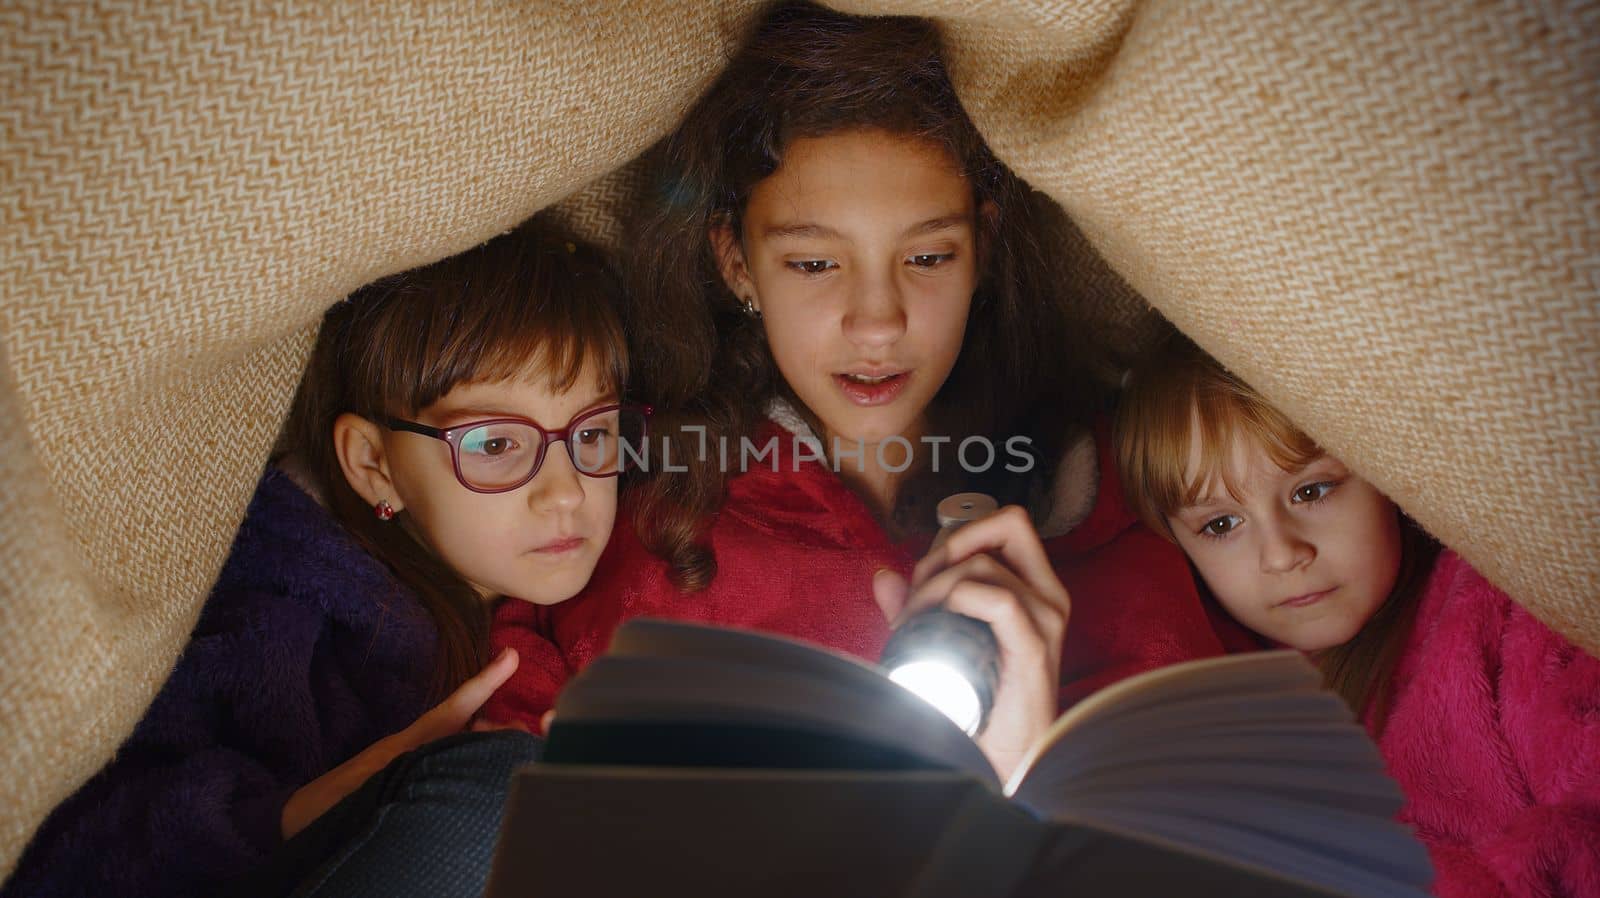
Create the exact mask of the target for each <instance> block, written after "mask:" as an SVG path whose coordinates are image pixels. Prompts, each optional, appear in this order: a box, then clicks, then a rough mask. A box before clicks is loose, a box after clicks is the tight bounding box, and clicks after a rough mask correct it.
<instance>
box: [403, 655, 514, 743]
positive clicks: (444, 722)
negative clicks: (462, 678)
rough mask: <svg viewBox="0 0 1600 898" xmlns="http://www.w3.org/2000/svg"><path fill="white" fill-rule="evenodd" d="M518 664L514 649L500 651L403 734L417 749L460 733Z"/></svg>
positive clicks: (508, 677)
mask: <svg viewBox="0 0 1600 898" xmlns="http://www.w3.org/2000/svg"><path fill="white" fill-rule="evenodd" d="M518 660H519V659H518V657H517V650H516V649H513V648H510V647H507V648H505V649H503V650H502V651H501V652H500V654H498V655H496V656H495V657H494V660H493V661H490V662H489V663H488V664H487V665H485V666H484V668H483V670H481V671H479V672H478V673H477V674H475V675H473V676H472V677H470V678H469V679H468V680H467V681H466V682H465V683H462V684H461V685H460V686H457V687H456V691H454V692H452V693H450V694H449V695H448V696H446V697H445V700H444V701H442V702H440V703H439V704H437V705H435V706H434V707H433V708H432V709H431V710H429V711H428V712H427V713H426V714H424V715H422V716H421V717H419V718H417V722H416V723H414V724H412V725H411V726H410V727H407V728H406V732H407V734H408V735H409V736H411V737H412V738H413V739H414V740H415V744H417V745H421V744H422V743H424V742H432V741H433V740H434V739H440V738H443V737H445V736H448V735H450V734H452V733H458V732H460V731H461V730H462V729H463V728H464V727H466V726H467V724H468V723H469V722H470V721H471V720H472V718H473V716H474V715H476V714H477V713H478V709H479V708H482V707H483V704H484V702H487V701H488V700H489V696H491V695H494V691H495V690H496V689H499V688H500V685H501V684H502V683H504V682H505V681H506V680H508V679H510V677H511V675H512V674H513V673H516V670H517V663H518Z"/></svg>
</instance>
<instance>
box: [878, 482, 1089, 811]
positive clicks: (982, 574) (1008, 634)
mask: <svg viewBox="0 0 1600 898" xmlns="http://www.w3.org/2000/svg"><path fill="white" fill-rule="evenodd" d="M872 586H873V594H874V597H875V598H876V599H877V600H878V605H879V607H881V608H882V609H883V611H884V614H885V615H886V616H887V617H888V618H889V621H890V623H891V624H893V625H895V626H898V625H899V624H900V623H901V622H903V621H904V620H906V619H907V618H909V617H910V616H911V615H913V614H916V613H917V612H919V611H925V610H928V609H930V608H934V607H939V606H942V607H944V608H947V609H949V610H950V611H954V612H957V613H958V614H965V615H967V616H969V617H975V618H977V619H979V620H982V621H986V622H987V623H988V624H989V626H990V627H992V628H993V629H994V635H995V641H996V642H998V643H999V645H1000V685H999V688H997V689H996V690H995V697H994V710H993V711H992V712H990V715H989V723H988V726H986V727H985V728H984V731H983V732H982V733H981V734H979V736H978V747H980V748H982V749H983V753H984V754H985V755H986V756H987V757H988V758H989V762H990V763H991V764H993V765H994V768H995V771H996V772H997V773H999V774H1000V779H1001V781H1002V782H1004V781H1005V780H1008V779H1010V777H1011V774H1012V772H1013V771H1014V770H1015V769H1016V767H1017V765H1018V764H1019V763H1020V762H1021V761H1022V759H1023V757H1024V756H1025V755H1026V754H1027V753H1028V751H1029V750H1030V749H1032V747H1033V744H1034V743H1035V742H1036V741H1037V740H1039V739H1040V738H1041V737H1042V736H1043V735H1044V733H1045V731H1046V730H1048V729H1049V727H1050V724H1051V722H1052V721H1054V720H1055V717H1056V706H1057V701H1058V697H1057V696H1058V692H1059V690H1060V688H1061V687H1060V680H1061V640H1062V637H1063V636H1064V635H1065V633H1066V631H1067V617H1068V614H1069V613H1070V611H1071V605H1072V603H1071V599H1070V597H1069V596H1068V595H1067V589H1066V587H1065V586H1062V585H1061V580H1060V579H1059V578H1057V577H1056V573H1055V569H1054V568H1053V567H1051V565H1050V559H1049V558H1048V557H1046V556H1045V552H1044V544H1043V543H1041V542H1040V541H1039V534H1038V532H1037V531H1036V530H1034V527H1033V522H1032V521H1031V520H1029V518H1028V514H1027V512H1026V511H1024V510H1023V509H1022V508H1020V507H1018V506H1014V505H1013V506H1007V507H1005V508H1002V509H1000V510H999V511H997V512H995V513H994V514H992V515H990V516H988V517H986V518H983V519H981V520H978V521H974V522H972V523H970V524H967V525H965V526H963V527H962V528H961V529H959V530H957V531H955V532H954V533H952V534H950V536H949V537H948V538H947V539H945V540H944V543H943V544H942V545H940V546H938V547H936V548H934V549H933V550H932V551H930V552H929V553H928V554H927V556H925V557H924V558H923V559H922V560H921V561H920V562H918V563H917V566H916V568H915V570H913V572H912V575H911V582H910V583H909V584H908V583H906V581H905V578H904V577H901V576H900V575H899V574H897V573H895V572H893V571H887V570H885V571H879V572H878V574H877V576H876V577H874V578H873V583H872Z"/></svg>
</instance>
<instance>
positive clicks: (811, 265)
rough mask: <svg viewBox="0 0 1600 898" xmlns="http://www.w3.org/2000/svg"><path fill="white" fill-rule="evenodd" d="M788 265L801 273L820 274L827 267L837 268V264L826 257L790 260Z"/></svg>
mask: <svg viewBox="0 0 1600 898" xmlns="http://www.w3.org/2000/svg"><path fill="white" fill-rule="evenodd" d="M789 267H790V268H793V269H794V270H795V271H798V272H800V273H801V274H822V273H823V272H825V271H827V270H828V269H830V268H837V267H838V266H837V265H835V264H834V263H833V262H831V261H829V260H828V259H802V260H800V261H798V262H790V263H789Z"/></svg>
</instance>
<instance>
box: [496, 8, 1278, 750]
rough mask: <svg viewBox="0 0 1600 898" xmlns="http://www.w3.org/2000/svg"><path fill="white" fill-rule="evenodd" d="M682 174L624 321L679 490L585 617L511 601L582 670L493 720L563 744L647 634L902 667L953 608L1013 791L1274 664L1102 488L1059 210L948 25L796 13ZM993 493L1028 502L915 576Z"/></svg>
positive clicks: (643, 520) (634, 536)
mask: <svg viewBox="0 0 1600 898" xmlns="http://www.w3.org/2000/svg"><path fill="white" fill-rule="evenodd" d="M655 163H656V177H657V180H656V184H655V190H654V192H653V195H652V197H651V200H650V202H649V204H648V206H647V208H646V209H645V210H644V211H643V213H642V214H641V215H639V216H638V219H639V222H640V227H639V232H638V233H637V234H635V235H633V237H632V238H631V239H630V240H629V241H628V245H629V246H630V247H634V248H635V255H634V256H633V258H632V259H631V260H630V261H631V267H630V274H629V285H630V290H629V297H628V303H629V305H628V314H629V317H630V322H629V323H630V324H631V325H633V328H634V336H635V338H636V343H635V345H634V347H633V356H634V359H635V361H636V363H637V365H638V371H639V379H638V381H639V383H640V385H641V388H642V389H643V390H644V391H646V392H645V396H644V397H643V398H646V399H647V400H648V401H649V402H650V403H651V404H652V405H653V406H655V407H656V408H657V409H659V410H662V411H663V412H665V413H667V414H666V415H665V416H664V417H665V420H662V421H661V424H662V426H661V427H660V428H658V430H660V431H665V432H666V434H667V436H669V437H672V438H673V439H675V442H674V443H673V444H672V446H671V452H670V453H669V456H670V461H671V464H672V466H673V467H672V468H668V467H665V466H662V467H660V468H658V470H656V471H655V472H653V476H652V479H651V480H650V481H649V482H648V484H647V485H646V486H645V487H644V488H643V493H642V496H641V497H640V498H639V499H638V500H637V501H635V502H631V503H629V504H628V505H627V513H628V514H630V515H631V517H632V523H633V525H634V526H631V527H630V526H620V527H619V528H618V530H617V532H616V534H615V535H614V537H613V540H612V544H611V546H610V548H609V549H608V550H607V553H606V556H605V557H604V558H603V559H602V560H601V563H600V567H599V569H598V570H597V573H596V577H595V579H594V581H593V582H591V584H590V586H589V587H588V589H586V590H585V591H584V592H583V593H582V594H581V595H580V596H579V597H577V598H576V599H575V600H574V601H572V602H569V603H564V604H562V605H560V606H551V607H542V608H541V607H535V606H530V605H523V604H507V605H505V606H503V607H502V609H501V612H500V614H499V615H498V617H497V621H496V629H495V634H494V637H495V639H496V641H497V643H499V644H504V645H510V646H514V647H517V648H518V649H519V650H525V651H535V650H546V649H548V648H549V647H551V646H553V647H554V648H555V649H556V650H557V651H558V652H559V653H560V654H561V655H562V657H563V658H564V660H565V662H566V663H565V665H563V666H561V667H558V668H555V669H545V668H538V667H533V666H528V665H524V666H523V667H522V668H521V669H519V671H518V673H517V675H516V676H515V677H513V679H512V680H511V681H509V682H508V683H507V684H506V686H505V687H503V688H502V689H501V691H500V692H499V693H498V694H497V695H496V697H495V699H494V700H493V701H492V702H491V704H490V707H489V709H488V711H487V713H488V714H489V715H490V716H491V717H494V718H496V719H512V720H520V721H523V722H526V723H528V724H529V725H536V724H537V722H538V721H539V720H540V718H541V717H542V715H543V714H544V713H545V712H546V711H547V710H548V709H549V708H550V707H551V705H552V704H553V702H554V698H555V694H556V692H557V691H558V690H559V688H560V686H561V684H562V683H563V681H564V679H565V677H566V675H567V673H568V671H570V670H577V669H579V668H581V667H582V666H583V665H584V664H586V663H588V662H589V661H590V660H591V659H592V658H594V657H595V655H597V654H598V653H600V652H602V651H604V649H605V647H606V645H607V643H608V642H609V640H610V635H611V633H612V631H613V630H614V629H615V628H616V627H617V626H618V624H620V623H621V622H622V621H623V620H624V619H626V618H628V617H631V616H634V615H643V614H649V615H657V616H668V617H678V618H690V619H696V620H703V621H711V622H716V623H722V624H728V625H742V626H748V627H753V628H758V629H763V630H768V631H775V632H778V633H783V634H787V635H791V636H796V637H802V638H806V639H809V640H811V641H814V642H818V643H822V644H824V645H827V646H831V647H833V648H836V649H840V650H844V651H848V652H852V653H855V654H857V655H860V656H863V657H866V658H869V659H874V660H875V659H876V658H877V656H878V654H879V653H880V652H881V650H882V647H883V644H884V642H885V640H886V638H887V636H888V634H889V632H890V624H891V619H898V618H900V617H902V616H904V615H906V614H909V613H911V612H914V611H916V610H918V609H920V608H923V607H926V606H929V605H932V604H936V603H944V604H947V605H948V606H949V607H951V608H952V609H954V610H956V611H959V612H962V613H965V614H969V615H971V616H974V617H978V618H981V619H983V620H985V621H988V622H989V623H990V624H991V625H992V627H993V629H994V631H995V633H996V636H997V638H998V641H999V643H1000V648H1001V659H1000V662H1001V682H1000V688H999V690H998V692H997V695H996V705H995V710H994V712H993V716H992V717H991V720H990V724H989V726H988V728H987V729H986V730H985V731H984V733H983V734H982V735H981V737H980V744H981V745H982V746H983V747H984V748H985V750H986V751H987V752H988V754H989V756H990V759H991V760H992V761H994V762H995V765H996V767H997V769H999V770H1000V771H1001V772H1002V774H1004V773H1006V772H1008V771H1009V770H1010V769H1011V767H1012V766H1013V765H1014V764H1015V763H1016V761H1017V760H1018V759H1019V757H1020V755H1021V754H1022V752H1023V751H1025V750H1026V748H1027V747H1028V746H1029V745H1030V744H1031V743H1032V742H1033V740H1034V739H1035V738H1036V737H1037V736H1038V735H1039V734H1040V733H1041V731H1042V730H1043V729H1044V728H1045V727H1046V726H1048V724H1049V723H1050V722H1051V721H1052V720H1053V718H1054V717H1055V716H1056V714H1057V713H1058V711H1059V708H1060V706H1061V705H1062V704H1063V703H1069V702H1071V701H1074V700H1076V699H1077V698H1079V697H1081V696H1082V695H1084V694H1086V693H1087V692H1089V691H1092V690H1093V689H1095V688H1098V687H1099V686H1101V685H1104V684H1105V683H1107V682H1110V681H1112V680H1115V679H1118V678H1120V677H1124V676H1127V675H1129V674H1132V673H1136V672H1138V671H1141V670H1145V669H1148V668H1152V667H1158V666H1161V665H1165V664H1169V663H1172V662H1176V661H1181V660H1185V659H1188V658H1193V657H1199V656H1204V655H1212V654H1218V653H1221V652H1223V651H1225V650H1227V649H1228V648H1229V647H1230V646H1243V645H1247V644H1248V642H1247V641H1246V640H1245V638H1244V634H1242V633H1240V632H1239V631H1238V629H1237V627H1236V626H1235V625H1233V624H1232V623H1231V622H1229V621H1227V620H1226V618H1225V616H1222V615H1220V614H1219V615H1218V616H1217V617H1216V619H1215V620H1213V618H1212V617H1211V616H1210V615H1209V614H1208V609H1207V608H1206V606H1204V605H1203V604H1202V602H1201V600H1200V599H1199V597H1198V595H1197V594H1196V591H1195V588H1194V586H1193V583H1192V581H1191V580H1190V578H1189V576H1188V572H1187V568H1186V567H1185V565H1184V563H1183V559H1182V556H1181V554H1180V553H1178V552H1176V551H1174V550H1173V548H1172V547H1171V546H1170V545H1168V544H1166V543H1165V542H1164V541H1162V540H1161V539H1160V538H1158V537H1156V536H1155V535H1154V534H1152V533H1150V532H1149V531H1147V530H1146V529H1145V528H1143V527H1142V526H1140V525H1139V524H1138V523H1137V521H1136V520H1135V519H1134V518H1133V515H1132V514H1131V513H1130V512H1128V511H1127V510H1126V508H1125V507H1124V506H1123V504H1122V502H1121V499H1120V494H1119V492H1118V490H1117V489H1116V482H1115V478H1114V477H1106V476H1102V473H1103V472H1104V471H1109V470H1110V469H1109V468H1108V467H1106V464H1107V459H1106V457H1105V456H1104V454H1103V453H1102V452H1100V450H1099V449H1098V448H1097V441H1096V438H1095V435H1094V434H1095V422H1096V410H1097V409H1099V408H1100V407H1101V406H1102V404H1103V402H1104V395H1103V392H1102V391H1101V390H1100V389H1099V388H1098V387H1097V386H1096V384H1095V382H1094V381H1093V379H1092V378H1090V377H1088V376H1086V375H1084V374H1082V373H1080V371H1079V370H1078V368H1079V366H1080V365H1084V362H1085V361H1086V358H1085V356H1086V353H1087V349H1086V348H1082V349H1080V348H1079V345H1078V344H1077V343H1075V342H1074V341H1075V339H1076V337H1075V335H1074V333H1073V332H1072V331H1071V329H1070V328H1069V327H1068V326H1067V318H1066V315H1065V312H1064V309H1065V305H1066V303H1067V302H1069V301H1070V298H1069V297H1068V296H1064V295H1063V293H1064V292H1065V288H1064V287H1063V284H1067V283H1070V280H1069V279H1068V278H1067V277H1065V275H1064V273H1062V272H1058V271H1056V270H1054V269H1053V268H1052V267H1051V266H1050V265H1049V264H1048V256H1047V254H1046V253H1045V252H1044V250H1043V241H1045V240H1046V239H1047V237H1048V231H1047V228H1046V218H1045V217H1044V211H1043V210H1044V209H1045V207H1046V206H1047V205H1048V201H1046V200H1043V199H1042V198H1041V197H1038V196H1037V195H1034V194H1032V193H1031V192H1030V191H1029V190H1028V189H1027V187H1026V186H1025V185H1023V184H1022V183H1021V182H1020V181H1019V180H1018V179H1017V178H1016V176H1015V175H1013V174H1012V173H1011V172H1010V171H1009V170H1007V169H1006V168H1005V167H1004V166H1003V165H1002V164H1001V163H1000V162H999V161H998V160H997V159H995V158H994V156H993V155H992V154H991V153H990V151H989V150H988V148H987V147H986V146H985V145H984V143H983V141H982V139H981V138H980V137H979V135H978V133H977V131H976V129H975V128H974V127H973V125H972V123H971V121H970V120H969V119H968V118H967V117H966V115H965V114H964V113H963V111H962V110H961V107H960V104H959V102H958V101H957V98H956V96H955V93H954V90H953V89H952V88H951V86H950V83H949V79H948V77H947V76H946V73H945V70H944V67H943V64H942V61H941V58H940V53H939V41H938V35H937V33H936V31H935V30H934V28H933V27H932V25H931V24H930V23H927V22H925V21H921V20H914V19H904V18H871V19H862V18H854V17H849V16H845V15H841V14H838V13H833V12H831V11H828V10H824V9H821V8H819V7H815V6H811V5H805V4H800V5H796V4H790V5H786V6H781V7H779V8H777V9H776V10H774V11H772V12H771V13H770V14H769V15H768V16H767V17H766V18H765V19H764V20H763V21H762V22H761V23H760V25H759V26H758V28H757V29H756V31H755V33H754V34H753V36H752V38H751V39H750V41H749V43H748V44H747V45H746V47H745V48H744V49H743V51H742V52H741V53H740V54H739V55H737V56H736V57H735V58H734V59H733V60H732V62H731V63H730V64H729V67H728V69H727V70H726V71H725V72H724V73H723V75H722V76H721V77H720V78H719V79H718V80H717V82H716V83H715V84H714V85H713V86H712V87H711V88H710V90H709V91H708V92H707V94H706V95H705V96H703V97H702V98H701V99H700V100H699V102H698V103H697V104H696V105H695V106H694V107H693V108H692V109H691V110H690V111H689V113H688V115H687V117H686V119H685V120H684V122H683V123H682V124H681V125H680V126H679V128H678V129H677V131H676V132H675V133H674V134H673V135H671V136H670V137H669V138H667V140H666V141H665V142H664V143H663V144H662V145H661V146H660V147H658V148H657V151H656V153H655ZM1084 367H1087V365H1084ZM1008 448H1011V449H1025V450H1027V452H1026V454H1025V455H1024V456H1022V457H1021V458H1020V459H1019V458H1018V457H1017V456H1015V455H1012V454H1010V453H1008V451H1007V449H1008ZM674 468H677V469H678V470H674ZM969 489H980V490H982V491H984V492H988V493H990V494H993V495H995V496H997V497H998V498H999V499H1000V500H1001V501H1002V502H1009V503H1014V504H1013V505H1012V506H1011V507H1009V508H1007V509H1005V510H1003V511H1002V512H1001V513H999V514H997V515H995V516H993V517H991V518H989V519H986V520H983V521H979V522H977V523H974V524H971V525H968V526H967V527H965V528H963V529H962V530H960V531H959V532H957V533H956V534H955V535H954V537H953V538H952V539H950V540H949V541H948V542H946V543H944V544H943V546H942V547H941V548H940V549H938V550H936V551H933V552H931V553H929V554H927V555H926V556H925V557H922V558H921V561H920V562H919V561H918V558H919V556H924V553H925V552H926V551H927V549H928V545H929V542H930V540H931V537H932V534H933V531H934V529H935V524H936V518H935V513H934V508H935V506H936V505H937V503H938V502H939V501H940V500H941V499H942V498H944V497H945V496H947V495H949V494H951V493H955V492H960V491H963V490H969ZM1024 506H1026V510H1025V509H1024ZM1069 594H1070V597H1071V598H1070V599H1069ZM1214 624H1215V626H1214ZM1219 628H1220V630H1221V633H1219V632H1218V630H1219Z"/></svg>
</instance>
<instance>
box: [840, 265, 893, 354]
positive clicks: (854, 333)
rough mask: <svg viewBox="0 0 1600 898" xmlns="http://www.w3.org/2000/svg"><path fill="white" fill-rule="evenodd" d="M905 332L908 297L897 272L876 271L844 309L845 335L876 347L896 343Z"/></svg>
mask: <svg viewBox="0 0 1600 898" xmlns="http://www.w3.org/2000/svg"><path fill="white" fill-rule="evenodd" d="M905 332H906V308H905V297H904V296H903V295H902V294H901V290H900V286H899V284H897V283H896V282H895V278H894V272H893V271H883V272H874V273H872V274H871V275H870V276H868V277H866V278H864V279H863V280H862V282H860V283H858V284H857V285H856V289H855V290H854V291H852V293H851V296H850V305H849V307H848V308H846V309H845V315H844V334H845V338H846V339H848V340H849V341H850V342H851V343H852V344H854V345H855V346H857V347H859V348H861V349H866V350H873V349H880V348H882V347H885V346H890V345H893V344H894V342H895V341H896V340H899V339H900V338H901V336H903V335H904V334H905Z"/></svg>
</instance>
